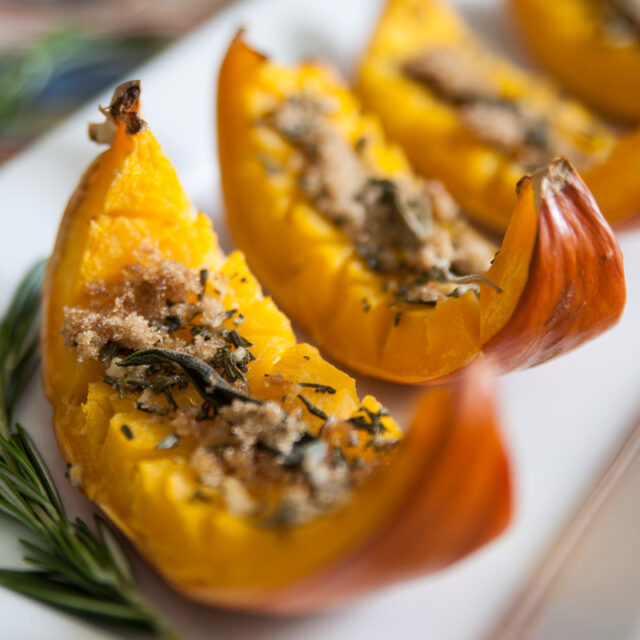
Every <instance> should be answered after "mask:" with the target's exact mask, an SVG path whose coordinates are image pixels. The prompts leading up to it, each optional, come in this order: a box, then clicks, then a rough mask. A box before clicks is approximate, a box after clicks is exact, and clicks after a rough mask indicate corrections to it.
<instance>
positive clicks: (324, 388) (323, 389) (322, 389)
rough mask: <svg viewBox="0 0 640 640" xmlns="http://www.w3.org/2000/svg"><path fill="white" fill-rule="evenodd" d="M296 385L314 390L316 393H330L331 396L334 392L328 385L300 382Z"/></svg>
mask: <svg viewBox="0 0 640 640" xmlns="http://www.w3.org/2000/svg"><path fill="white" fill-rule="evenodd" d="M298 384H299V385H300V386H301V387H310V388H311V389H314V390H315V392H316V393H330V394H331V395H333V394H334V393H335V392H336V390H335V389H334V388H333V387H330V386H329V385H328V384H317V383H316V382H300V383H298Z"/></svg>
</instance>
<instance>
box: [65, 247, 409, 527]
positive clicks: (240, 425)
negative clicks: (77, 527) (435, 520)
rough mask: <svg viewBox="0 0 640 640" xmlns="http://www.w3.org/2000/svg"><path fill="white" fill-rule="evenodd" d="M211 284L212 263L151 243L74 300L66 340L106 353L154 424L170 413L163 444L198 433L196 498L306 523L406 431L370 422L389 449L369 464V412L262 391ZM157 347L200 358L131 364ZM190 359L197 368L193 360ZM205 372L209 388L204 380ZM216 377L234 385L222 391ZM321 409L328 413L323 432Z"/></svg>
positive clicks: (285, 384)
mask: <svg viewBox="0 0 640 640" xmlns="http://www.w3.org/2000/svg"><path fill="white" fill-rule="evenodd" d="M208 283H209V274H208V273H207V272H206V271H205V270H201V271H197V270H191V269H188V268H186V267H184V266H183V265H181V264H179V263H177V262H174V261H172V260H163V259H161V258H159V257H158V256H157V255H156V254H154V253H149V252H147V253H145V255H144V259H143V260H141V261H140V262H138V263H136V264H135V265H131V266H128V267H125V268H124V269H123V271H122V274H121V277H120V278H119V279H117V280H115V281H114V282H109V283H105V282H92V283H90V284H89V285H87V287H86V291H85V292H84V293H83V295H82V296H81V304H79V305H78V306H75V307H71V308H67V309H65V320H64V325H63V327H62V335H63V337H64V340H65V343H66V345H67V346H68V347H69V348H73V349H75V350H76V354H77V357H78V360H80V361H83V360H99V361H102V362H103V363H104V367H105V376H104V382H105V383H106V384H108V385H110V386H112V387H113V388H114V389H116V390H117V391H118V393H119V395H120V396H121V397H123V398H124V397H132V399H134V400H135V406H136V408H137V409H138V410H139V411H141V412H143V413H148V414H152V415H153V416H159V417H156V418H154V424H156V423H157V421H158V420H162V421H166V424H167V425H168V427H169V428H170V431H169V433H168V435H165V436H164V437H163V438H162V439H161V440H160V441H159V442H158V443H157V444H156V449H158V450H171V449H175V448H176V447H178V446H180V445H181V443H183V442H193V441H195V442H196V443H197V444H195V446H193V448H192V450H191V452H190V453H189V454H188V456H187V463H188V465H189V467H190V469H191V470H192V471H193V473H194V475H195V477H196V478H197V481H198V482H199V483H200V486H201V487H202V490H200V489H199V490H198V491H197V492H196V495H195V496H194V499H197V500H200V501H204V502H208V501H211V500H213V499H217V500H219V501H222V503H223V504H224V505H225V507H226V509H227V510H228V512H229V513H230V514H232V515H235V516H237V517H243V518H251V519H252V520H253V521H254V522H255V523H256V524H258V525H259V526H268V527H271V526H278V527H281V526H294V525H299V524H303V523H305V522H308V521H310V520H311V519H313V518H315V517H318V516H320V515H322V514H323V513H325V512H326V511H327V510H328V509H334V508H336V507H338V506H339V505H341V504H343V503H344V502H345V501H346V500H348V498H349V496H350V495H351V491H352V489H353V487H355V486H357V485H358V484H359V483H360V482H361V481H362V480H363V479H364V478H365V477H367V475H368V474H370V473H371V472H372V471H373V469H374V468H375V467H376V465H377V464H378V463H379V462H380V460H381V459H382V458H383V457H384V453H385V452H386V451H387V450H390V449H391V448H393V446H394V445H395V444H396V443H397V440H396V439H395V438H394V437H392V436H391V435H390V434H388V433H386V434H385V433H383V431H384V428H383V427H382V428H381V429H377V431H376V433H374V432H373V431H371V446H372V447H374V448H375V449H376V450H379V451H380V453H381V455H380V456H378V457H379V458H380V460H374V459H372V460H371V461H370V462H369V463H368V464H366V465H365V464H363V463H362V460H361V459H360V458H359V457H357V456H355V454H352V456H351V458H350V459H348V457H347V453H345V452H348V451H349V450H350V449H351V450H353V447H354V446H357V445H358V444H359V438H358V435H357V432H358V429H364V430H369V426H368V423H366V421H365V422H364V423H360V422H357V423H355V422H354V423H353V424H352V423H351V422H349V421H336V420H335V419H334V418H333V417H331V416H326V415H325V414H324V413H323V412H321V411H320V410H318V409H317V408H316V407H315V406H314V405H313V404H312V402H311V401H310V400H308V399H305V400H304V404H303V405H302V406H300V407H298V408H296V409H295V410H292V411H287V410H285V408H284V407H283V406H282V404H280V403H278V402H275V401H273V400H268V401H261V400H258V399H256V398H252V397H251V396H250V395H249V393H250V389H249V386H248V384H247V381H246V378H245V376H244V373H245V372H246V371H247V370H248V366H249V363H250V362H251V360H252V359H253V355H252V353H251V350H250V347H251V343H250V342H249V341H247V340H246V339H245V338H243V337H242V335H241V334H240V333H238V330H237V329H235V328H234V329H229V328H228V326H224V325H225V323H226V324H227V325H229V324H230V323H231V321H232V318H233V319H234V321H233V325H234V326H237V321H238V320H239V314H237V312H236V311H235V310H226V309H224V307H223V306H222V304H221V303H220V301H219V300H218V299H217V298H215V297H213V296H212V295H210V294H209V292H208V291H207V288H208ZM149 349H156V350H158V349H161V350H162V353H163V354H178V355H180V354H187V355H188V356H190V358H186V359H185V358H184V356H181V358H182V359H181V360H179V362H181V363H182V364H181V365H180V366H174V365H173V364H172V362H173V361H172V360H171V359H169V360H166V359H165V360H161V361H160V362H161V364H159V363H155V364H150V365H149V364H136V363H135V362H134V363H133V364H134V366H128V364H127V358H129V357H130V356H132V355H133V354H135V352H140V351H146V350H149ZM136 362H137V361H136ZM189 366H193V367H194V369H193V371H188V369H185V367H187V368H188V367H189ZM207 367H210V368H207ZM211 368H212V369H213V371H215V372H216V373H215V375H214V373H213V372H212V371H211ZM203 371H204V373H202V372H203ZM199 375H200V376H202V375H204V379H205V380H206V382H205V383H204V387H194V385H195V382H194V380H196V379H197V378H198V376H199ZM216 376H217V377H216ZM216 385H217V386H220V385H222V386H221V388H222V389H224V390H226V391H225V393H227V394H228V391H229V390H232V391H233V393H234V394H236V395H235V396H234V395H233V394H232V395H224V396H221V395H212V394H213V392H214V390H215V387H216ZM188 387H194V388H196V390H198V393H199V394H200V395H201V396H202V398H203V402H202V403H201V404H200V405H199V406H194V404H193V401H192V400H189V401H187V402H185V401H184V399H185V396H183V395H180V394H179V392H180V390H183V389H187V388H188ZM267 388H269V389H271V390H272V391H274V392H275V393H277V394H278V393H280V392H281V393H280V395H281V396H282V397H286V395H287V393H292V394H294V395H293V397H296V395H295V394H297V395H298V397H301V398H302V396H301V395H300V394H301V393H302V392H304V391H306V392H307V394H310V393H314V392H316V393H335V389H333V388H332V387H328V386H326V385H322V384H315V383H309V382H303V383H301V384H298V383H297V382H296V381H291V380H285V379H284V378H283V377H282V376H281V375H279V374H274V375H273V376H270V378H269V381H268V383H267ZM310 390H311V391H310ZM238 393H239V394H240V395H237V394H238ZM203 394H204V395H203ZM305 409H306V412H305ZM318 416H324V418H325V424H324V425H323V427H322V429H325V427H326V433H325V435H324V437H322V436H321V434H320V433H319V432H318V429H317V419H318ZM354 419H355V418H354ZM357 420H360V418H357ZM380 424H382V423H380ZM124 426H126V425H124ZM121 431H122V434H123V437H125V438H127V439H128V440H132V439H134V438H135V434H134V432H133V431H132V430H131V429H130V428H129V427H128V426H126V429H125V428H124V427H123V428H121ZM211 492H213V493H211Z"/></svg>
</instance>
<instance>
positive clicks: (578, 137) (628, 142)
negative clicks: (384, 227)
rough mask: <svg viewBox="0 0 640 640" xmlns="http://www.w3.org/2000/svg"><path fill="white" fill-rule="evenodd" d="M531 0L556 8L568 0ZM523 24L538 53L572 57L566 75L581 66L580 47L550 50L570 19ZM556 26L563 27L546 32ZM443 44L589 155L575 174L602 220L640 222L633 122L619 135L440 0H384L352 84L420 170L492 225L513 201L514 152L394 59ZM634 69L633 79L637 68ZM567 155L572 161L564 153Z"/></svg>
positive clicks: (638, 149) (638, 143)
mask: <svg viewBox="0 0 640 640" xmlns="http://www.w3.org/2000/svg"><path fill="white" fill-rule="evenodd" d="M520 4H526V0H525V2H523V3H520ZM530 4H536V6H539V7H541V11H545V12H548V13H553V14H554V15H556V13H557V12H558V11H560V5H565V4H566V3H563V2H559V3H556V2H544V1H543V0H541V1H540V2H535V0H534V1H533V2H532V3H530ZM542 7H544V8H542ZM528 24H529V25H530V28H531V30H532V31H535V33H536V37H538V38H539V40H540V46H541V48H542V49H544V51H545V55H546V56H552V57H553V59H554V60H555V61H557V62H558V63H559V64H560V62H559V61H561V60H562V64H564V65H567V69H569V66H570V68H571V71H567V72H568V73H570V75H571V77H572V78H573V79H574V80H577V81H580V80H578V78H586V77H587V76H588V71H585V70H586V69H588V68H590V66H589V64H588V62H587V60H585V59H584V55H583V53H582V52H581V53H580V54H579V55H576V56H575V57H572V58H569V57H568V56H566V55H565V56H561V55H557V49H558V48H560V47H563V46H565V43H566V42H567V41H566V39H565V38H564V32H565V31H569V30H570V29H571V28H572V27H571V26H570V25H571V24H573V23H572V22H571V21H568V20H567V21H564V22H563V21H561V20H559V19H557V20H556V19H544V20H543V19H537V18H536V19H535V20H533V19H532V20H531V21H530V22H528ZM554 29H555V30H558V31H562V32H563V35H562V36H560V35H559V34H555V35H553V34H552V33H550V32H551V31H552V30H554ZM547 30H548V31H547ZM550 43H553V44H551V45H550ZM441 47H445V48H449V49H453V50H458V51H464V52H469V53H470V54H471V55H472V56H473V58H474V59H476V60H478V61H479V64H481V68H482V69H483V70H484V71H485V72H486V73H487V74H488V75H489V77H490V78H491V79H492V81H493V82H494V83H495V84H496V86H497V87H499V88H500V91H501V92H502V93H503V94H504V95H505V96H509V97H513V98H526V99H528V100H529V101H531V102H532V103H533V104H535V105H537V108H538V109H539V111H540V113H542V114H548V115H549V120H550V122H551V123H553V125H554V127H556V128H558V127H560V128H561V129H562V130H564V131H565V132H567V135H568V137H569V139H571V140H573V142H574V143H575V144H576V145H577V148H578V149H579V150H580V153H581V154H582V155H584V157H585V158H587V159H588V164H587V165H585V166H584V168H582V169H581V174H582V177H583V178H584V181H585V182H586V184H587V186H588V187H589V189H590V190H591V191H592V193H593V195H594V196H595V198H596V201H597V202H598V204H599V206H600V209H601V210H602V213H603V214H604V216H605V217H606V218H607V220H608V221H609V222H610V223H611V224H612V225H620V224H623V223H624V224H625V225H627V226H637V224H638V223H640V181H638V180H637V175H638V172H639V171H640V131H637V132H634V133H629V134H627V135H625V136H622V137H620V136H619V135H618V134H617V132H616V131H615V130H614V129H613V128H611V127H610V126H609V125H607V124H605V123H604V122H603V121H600V120H599V119H598V118H597V117H596V116H595V115H594V114H592V113H590V112H589V111H587V109H586V108H584V107H582V106H581V105H579V104H578V103H576V102H572V101H569V100H566V99H563V98H561V97H560V96H559V92H558V91H557V89H556V88H555V87H554V86H552V85H550V84H549V83H548V82H547V81H546V80H543V79H541V78H538V77H535V76H533V75H531V74H530V73H527V72H525V71H524V70H522V69H519V68H517V67H516V66H515V65H513V64H512V63H510V62H508V61H507V60H505V59H503V58H500V57H499V56H498V55H495V54H492V53H491V52H490V51H489V50H488V49H487V47H485V46H484V45H483V44H482V43H481V42H479V41H478V39H477V38H476V37H475V36H474V34H473V33H472V32H471V31H470V29H469V28H468V27H467V25H466V24H465V23H464V22H463V20H462V18H461V16H460V15H459V14H458V13H457V12H456V11H455V9H453V8H452V7H451V6H449V5H448V4H446V3H445V2H444V1H443V0H389V2H388V4H387V6H386V9H385V11H384V13H383V15H382V17H381V19H380V22H379V23H378V26H377V28H376V31H375V33H374V35H373V38H372V40H371V42H370V44H369V47H368V50H367V52H366V54H365V56H364V58H363V60H362V63H361V66H360V71H359V76H358V80H357V94H358V96H359V97H360V99H361V100H362V103H363V104H364V106H365V107H366V108H367V109H369V110H371V111H372V112H374V113H376V114H377V115H378V116H379V117H380V120H381V121H382V124H383V126H384V128H385V130H386V131H387V133H388V135H389V136H390V138H391V139H392V140H394V141H395V142H397V143H399V144H400V145H401V146H402V147H403V149H404V150H405V152H406V153H407V155H408V157H409V160H410V161H411V162H412V164H413V165H414V167H415V168H416V170H417V171H418V172H419V173H422V174H424V175H425V176H429V177H433V178H437V179H439V180H442V181H443V182H444V184H445V185H446V186H447V188H448V189H449V191H450V192H451V193H452V195H453V196H454V198H456V200H458V202H459V203H460V204H461V205H462V207H463V208H464V209H465V211H466V212H467V213H468V214H469V215H470V216H471V217H472V218H473V219H474V220H476V221H477V222H478V223H479V224H481V225H483V226H484V227H486V228H488V229H491V230H493V231H497V232H500V233H502V232H504V230H505V229H506V227H507V225H508V223H509V219H510V217H511V212H512V210H513V207H514V204H515V196H514V193H515V190H514V187H515V185H516V183H517V181H518V180H519V179H520V177H521V176H522V175H523V174H524V173H526V170H525V168H524V167H523V165H522V164H521V163H520V162H519V161H518V160H517V158H515V157H513V156H511V155H510V154H509V153H507V152H505V151H503V150H501V149H500V148H498V147H497V146H495V145H492V144H489V143H488V142H485V141H483V140H481V139H480V138H479V137H477V136H476V135H474V134H473V133H472V132H471V131H470V130H469V129H468V128H467V127H466V126H465V124H464V122H463V121H462V119H461V118H460V115H459V113H458V112H457V111H456V109H455V108H454V107H453V106H451V105H450V104H448V103H447V102H445V101H443V100H441V99H440V98H438V97H437V96H436V95H435V94H434V93H433V92H432V91H431V90H430V89H429V88H427V87H426V86H425V85H424V84H421V83H418V82H416V81H414V80H412V79H410V78H408V77H407V76H406V75H405V74H404V73H403V72H402V69H401V68H400V65H401V63H402V62H404V61H406V60H407V59H409V58H411V57H413V56H415V55H418V54H419V53H421V52H428V51H430V50H434V49H439V48H441ZM587 55H588V54H587ZM577 60H579V61H580V62H579V63H578V62H577ZM576 65H578V66H579V72H577V70H576ZM632 77H633V78H634V81H636V80H637V78H638V77H640V75H639V74H637V73H636V74H635V75H634V76H632ZM593 86H594V87H596V90H597V91H598V95H605V94H607V92H606V91H604V90H602V87H603V85H601V84H597V83H594V85H593ZM636 93H637V92H636ZM638 95H640V94H638ZM581 132H588V135H587V134H586V133H581ZM569 160H571V161H574V162H576V163H577V158H572V157H571V155H569Z"/></svg>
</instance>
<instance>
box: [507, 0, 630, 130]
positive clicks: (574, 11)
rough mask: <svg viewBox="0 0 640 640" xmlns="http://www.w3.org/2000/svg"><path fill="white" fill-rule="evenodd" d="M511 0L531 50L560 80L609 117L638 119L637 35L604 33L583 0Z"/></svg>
mask: <svg viewBox="0 0 640 640" xmlns="http://www.w3.org/2000/svg"><path fill="white" fill-rule="evenodd" d="M511 6H512V7H513V9H514V14H515V16H516V19H517V21H518V24H519V26H520V28H521V30H522V33H523V34H524V37H525V38H526V41H527V44H528V45H529V46H530V47H531V51H532V52H533V53H534V55H535V56H536V58H537V60H539V62H540V63H541V64H542V65H544V67H545V68H546V69H547V70H548V71H549V72H550V73H551V74H552V75H553V76H555V77H556V78H557V79H558V80H559V81H560V82H561V83H562V85H563V86H565V87H566V88H567V89H569V90H570V91H572V92H573V93H574V94H575V95H577V96H578V97H580V98H581V99H582V100H584V101H585V102H586V103H588V104H590V105H591V106H592V107H593V108H595V109H598V110H599V111H601V112H602V113H603V114H605V115H607V116H609V117H611V118H615V119H619V120H625V121H628V122H638V121H639V120H640V41H637V40H636V41H633V40H631V39H627V40H625V41H624V42H616V41H613V40H612V39H611V38H607V37H606V36H605V35H604V34H603V30H602V24H601V21H600V20H599V16H598V15H597V9H596V8H595V7H594V6H593V3H589V2H585V0H561V1H560V2H544V1H543V0H511ZM576 68H579V69H580V72H579V73H576Z"/></svg>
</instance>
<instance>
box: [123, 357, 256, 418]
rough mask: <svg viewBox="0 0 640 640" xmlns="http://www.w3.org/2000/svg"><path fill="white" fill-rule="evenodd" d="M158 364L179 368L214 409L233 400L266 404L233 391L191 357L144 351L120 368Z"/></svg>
mask: <svg viewBox="0 0 640 640" xmlns="http://www.w3.org/2000/svg"><path fill="white" fill-rule="evenodd" d="M158 364H169V365H173V366H176V367H178V368H179V369H180V370H181V371H182V372H183V373H184V375H185V377H186V378H187V380H188V381H189V382H190V383H191V384H192V385H193V386H194V388H195V389H196V391H197V392H198V393H199V394H200V396H201V397H202V399H203V400H205V401H206V402H208V403H209V404H211V405H213V406H214V407H219V406H222V405H225V404H230V403H231V402H233V400H243V401H245V402H252V403H254V404H262V401H261V400H258V399H257V398H252V397H251V396H247V395H245V394H244V393H241V392H240V391H238V390H237V389H235V388H234V387H232V386H231V385H230V384H229V383H228V382H227V381H226V380H225V379H224V378H222V377H221V376H220V374H219V373H218V372H217V371H216V370H215V369H214V368H213V367H212V366H210V365H209V364H207V363H206V362H204V361H203V360H200V358H196V357H195V356H191V355H189V354H188V353H183V352H181V351H173V350H172V349H158V348H156V349H143V350H141V351H135V352H134V353H132V354H131V355H129V356H127V357H126V358H124V359H122V360H120V361H119V362H118V365H119V366H120V367H138V366H140V365H158Z"/></svg>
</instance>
